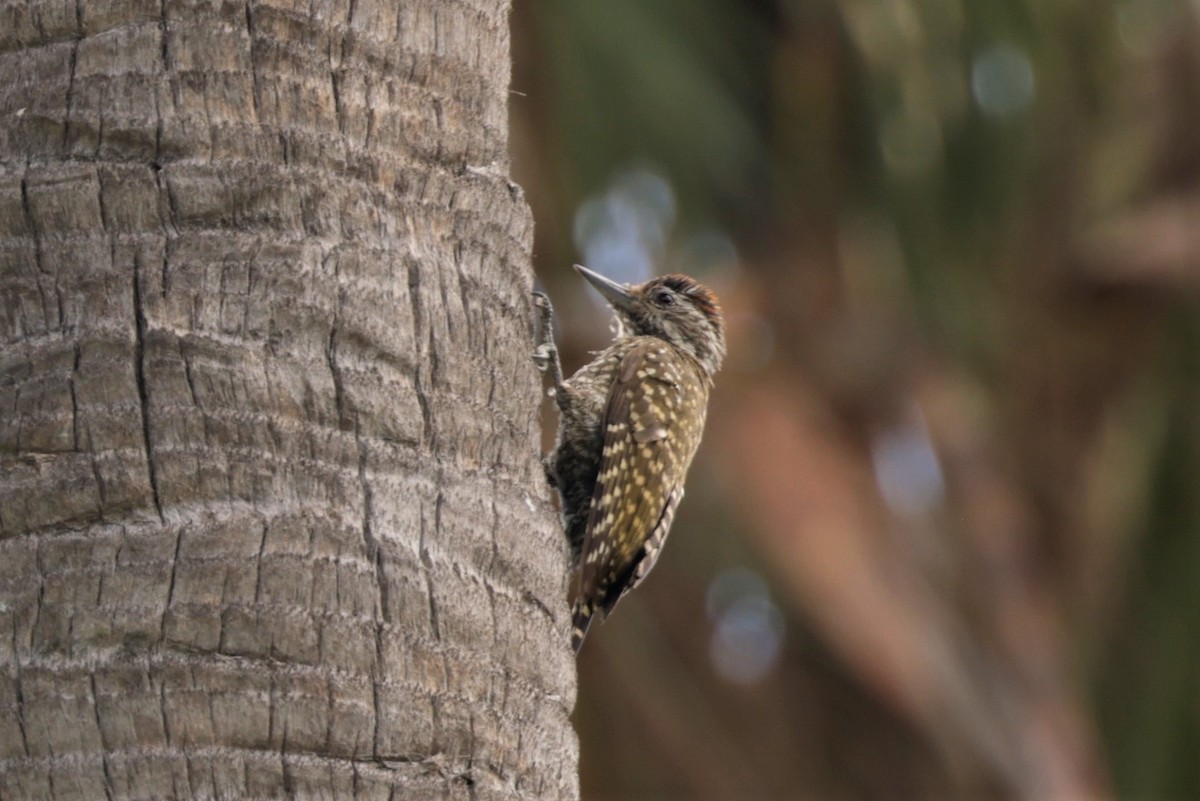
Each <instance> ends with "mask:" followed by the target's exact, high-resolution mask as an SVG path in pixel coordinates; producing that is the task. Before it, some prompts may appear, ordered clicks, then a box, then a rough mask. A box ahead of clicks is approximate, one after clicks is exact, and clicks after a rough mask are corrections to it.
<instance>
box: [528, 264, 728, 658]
mask: <svg viewBox="0 0 1200 801" xmlns="http://www.w3.org/2000/svg"><path fill="white" fill-rule="evenodd" d="M575 269H576V270H577V271H578V272H579V274H580V275H581V276H583V277H584V278H585V279H587V281H588V282H589V283H590V284H591V285H592V286H594V287H595V288H596V289H597V290H598V291H599V292H600V294H601V295H603V296H604V298H605V300H607V301H608V303H609V305H610V306H612V309H613V312H614V315H615V317H616V322H617V327H616V337H615V339H614V340H613V342H612V344H611V345H609V346H608V347H607V348H605V349H604V350H602V351H600V352H599V353H597V354H595V358H594V359H593V360H592V361H591V362H589V363H588V364H585V365H584V366H583V367H582V368H580V369H579V371H578V372H576V373H575V374H574V375H573V376H571V377H570V378H569V379H566V380H564V379H563V374H562V365H561V363H560V361H559V357H558V349H557V347H556V346H555V344H554V338H553V331H552V327H553V313H554V312H553V308H552V306H551V305H550V299H549V298H548V297H546V295H545V294H543V293H541V292H535V293H534V303H535V305H536V306H537V307H538V308H539V310H540V312H541V319H540V326H539V329H540V331H539V334H538V344H537V348H536V349H535V351H534V362H535V363H536V364H537V366H538V368H539V369H540V370H542V371H546V370H549V371H550V375H551V379H552V381H553V385H554V388H553V395H554V399H555V401H556V404H557V406H558V412H559V424H558V436H557V441H556V443H555V447H554V450H553V451H551V452H550V453H549V454H548V455H547V456H546V457H545V458H544V459H543V465H544V467H545V470H546V478H547V480H548V481H549V482H550V484H551V486H552V487H554V488H555V489H556V490H557V491H558V494H559V499H560V511H561V515H562V524H563V528H564V530H565V533H566V537H567V543H568V545H569V547H570V550H571V556H572V561H573V564H574V570H575V571H577V572H578V590H577V592H576V594H575V599H574V603H573V606H572V612H571V618H572V626H573V630H572V633H571V645H572V646H573V647H574V649H575V651H576V652H578V651H579V649H580V647H581V646H582V645H583V640H584V637H586V636H587V632H588V627H589V626H590V625H591V623H592V620H593V618H594V617H595V616H597V615H598V616H599V619H600V620H601V621H603V620H604V618H605V617H607V616H608V614H609V613H610V612H611V611H612V609H613V607H614V606H616V604H617V601H619V600H620V599H621V597H622V596H624V595H625V593H627V592H629V591H630V590H632V589H633V588H635V587H637V586H638V585H639V584H640V583H641V582H642V580H643V579H645V577H646V575H647V574H648V573H649V572H650V570H651V568H653V567H654V563H655V562H656V561H657V559H658V555H659V553H661V551H662V547H663V544H664V542H665V541H666V539H667V532H668V531H670V528H671V521H672V520H673V519H674V516H675V509H676V507H677V506H678V505H679V501H680V499H682V498H683V484H684V478H685V477H686V476H687V471H688V467H689V466H690V465H691V463H692V457H693V456H695V454H696V448H697V447H698V446H699V445H700V437H701V435H702V433H703V431H704V418H705V415H706V413H707V408H708V393H709V391H710V390H711V389H712V383H713V375H714V374H715V373H716V372H717V370H718V369H719V368H720V366H721V361H722V360H723V359H724V358H725V324H724V321H723V320H722V317H721V307H720V305H719V303H718V301H717V297H716V295H715V294H713V292H712V291H711V290H710V289H708V288H707V287H705V286H704V285H702V284H700V283H699V282H698V281H696V280H695V279H693V278H690V277H688V276H686V275H680V274H673V275H666V276H661V277H658V278H652V279H651V280H649V281H647V282H645V283H643V284H637V285H633V286H626V285H623V284H619V283H616V282H615V281H611V280H609V279H608V278H605V277H604V276H602V275H599V274H597V273H594V272H592V271H591V270H588V269H587V268H585V267H581V266H579V265H576V266H575Z"/></svg>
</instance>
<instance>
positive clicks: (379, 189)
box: [0, 0, 578, 799]
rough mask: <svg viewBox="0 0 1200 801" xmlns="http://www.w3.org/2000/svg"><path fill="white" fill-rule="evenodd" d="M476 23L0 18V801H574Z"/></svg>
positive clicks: (554, 595)
mask: <svg viewBox="0 0 1200 801" xmlns="http://www.w3.org/2000/svg"><path fill="white" fill-rule="evenodd" d="M508 5H509V4H508V3H507V2H505V0H456V1H454V2H449V1H447V2H440V1H439V0H405V1H404V2H400V3H395V2H388V0H328V2H325V1H323V0H312V2H308V1H307V0H306V2H303V3H299V2H288V0H272V1H266V0H264V1H263V2H258V1H257V0H248V2H245V3H242V2H237V3H232V2H191V0H186V1H185V0H164V1H163V2H159V0H153V2H151V1H149V0H109V1H108V2H101V1H99V0H96V1H94V2H93V0H77V2H75V3H64V2H61V0H59V1H58V2H53V1H52V0H45V1H44V2H28V3H15V4H6V5H5V6H3V7H0V75H2V76H4V80H3V82H2V84H0V278H2V282H3V296H2V302H0V337H2V340H0V341H2V342H3V344H2V345H0V565H3V568H2V569H0V665H2V670H0V798H13V799H42V798H45V799H58V798H105V797H107V798H110V799H119V798H216V797H220V798H240V797H255V798H267V797H321V798H373V799H374V798H380V799H382V798H401V797H402V798H429V799H435V798H467V797H470V798H539V799H542V798H547V799H557V798H575V797H577V795H578V789H577V778H576V759H577V745H576V740H575V736H574V734H573V732H572V730H571V727H570V722H569V720H568V717H567V716H568V714H569V712H570V709H571V707H572V705H573V703H574V666H573V659H572V657H571V654H570V651H569V648H568V645H567V621H566V608H565V603H564V590H565V587H564V578H563V577H564V573H565V549H564V546H563V544H562V542H561V534H560V533H559V532H558V530H557V527H556V525H555V523H554V520H553V517H552V514H551V511H550V508H549V506H548V505H547V500H546V497H545V493H544V491H543V487H542V479H541V475H540V467H539V466H538V464H537V460H536V455H537V454H536V449H537V443H538V442H539V437H538V421H537V410H538V408H539V392H540V387H539V381H538V378H537V374H536V373H535V371H534V370H533V369H532V368H531V365H530V363H529V359H528V354H529V349H530V346H531V341H530V321H531V320H532V313H531V308H530V304H529V290H530V288H531V281H532V273H531V269H530V261H529V258H530V256H529V252H530V242H531V229H532V223H531V219H530V215H529V211H528V208H527V206H526V204H525V202H524V199H523V197H522V196H521V193H520V191H519V190H517V189H516V188H515V187H514V186H513V185H512V184H510V183H509V182H508V179H507V173H508V156H507V145H508V143H507V117H506V115H507V89H508V80H509V49H508V48H509V33H508V19H507V15H508Z"/></svg>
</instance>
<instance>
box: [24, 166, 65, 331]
mask: <svg viewBox="0 0 1200 801" xmlns="http://www.w3.org/2000/svg"><path fill="white" fill-rule="evenodd" d="M26 176H28V171H27V172H26ZM21 211H22V212H24V214H25V223H26V224H27V225H28V226H29V233H30V234H31V235H32V236H33V263H34V265H36V266H37V276H38V281H37V283H38V297H39V299H40V300H41V302H42V324H43V325H44V326H46V328H55V327H56V326H54V325H52V324H51V321H50V317H49V309H48V307H47V305H46V291H45V288H44V287H43V286H42V276H43V275H45V272H46V271H45V261H46V259H45V255H44V254H43V253H42V234H41V230H40V228H41V226H39V225H38V222H37V216H36V215H35V214H34V213H33V205H32V204H31V203H30V200H29V180H28V177H23V178H21ZM57 283H58V282H57V281H55V284H56V285H57ZM60 294H61V293H60ZM58 302H59V305H60V307H61V297H60V298H59V301H58ZM58 322H59V325H62V319H61V318H59V321H58Z"/></svg>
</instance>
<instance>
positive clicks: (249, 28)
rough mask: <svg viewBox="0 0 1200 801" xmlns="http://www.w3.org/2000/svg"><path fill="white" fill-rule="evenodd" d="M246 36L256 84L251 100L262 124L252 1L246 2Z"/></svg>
mask: <svg viewBox="0 0 1200 801" xmlns="http://www.w3.org/2000/svg"><path fill="white" fill-rule="evenodd" d="M246 36H247V38H248V39H249V43H250V80H251V81H252V82H253V83H254V91H253V92H251V93H250V94H251V100H252V101H253V102H254V121H255V122H257V123H259V124H260V125H261V124H262V116H261V115H260V114H259V95H260V94H261V92H262V88H261V87H260V86H259V80H258V61H257V59H256V58H255V54H254V3H253V2H252V0H246Z"/></svg>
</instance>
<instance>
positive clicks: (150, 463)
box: [133, 257, 166, 522]
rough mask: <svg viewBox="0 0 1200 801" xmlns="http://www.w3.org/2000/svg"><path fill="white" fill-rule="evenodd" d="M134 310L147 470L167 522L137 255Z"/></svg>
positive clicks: (157, 506) (157, 507)
mask: <svg viewBox="0 0 1200 801" xmlns="http://www.w3.org/2000/svg"><path fill="white" fill-rule="evenodd" d="M133 312H134V316H135V317H136V318H137V325H136V339H135V340H134V349H133V370H134V377H135V379H136V380H137V390H138V399H139V400H140V401H141V407H142V445H143V447H144V449H145V451H146V471H147V473H148V474H149V478H150V494H151V497H153V499H154V509H155V511H157V512H158V519H159V521H162V522H165V521H166V518H164V517H163V509H162V501H161V500H160V499H159V494H158V473H157V471H156V470H155V466H154V448H153V446H152V445H151V438H150V390H149V387H148V386H147V384H146V309H145V307H144V306H143V305H142V274H141V268H140V267H139V260H138V258H137V257H134V259H133Z"/></svg>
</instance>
